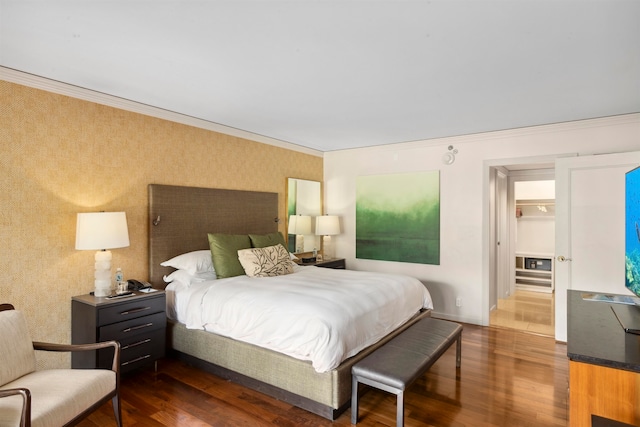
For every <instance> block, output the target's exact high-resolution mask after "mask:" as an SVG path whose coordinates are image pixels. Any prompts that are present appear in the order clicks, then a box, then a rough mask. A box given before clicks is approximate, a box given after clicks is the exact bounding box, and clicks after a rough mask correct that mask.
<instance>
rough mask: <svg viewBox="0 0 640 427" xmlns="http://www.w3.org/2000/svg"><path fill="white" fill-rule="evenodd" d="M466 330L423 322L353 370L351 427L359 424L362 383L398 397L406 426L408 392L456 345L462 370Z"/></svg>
mask: <svg viewBox="0 0 640 427" xmlns="http://www.w3.org/2000/svg"><path fill="white" fill-rule="evenodd" d="M461 336H462V326H461V325H459V324H457V323H454V322H449V321H446V320H439V319H432V318H430V317H427V318H424V319H422V320H419V321H418V322H416V323H415V324H413V325H411V326H410V327H409V328H407V329H406V330H405V331H404V332H402V333H401V334H400V335H398V336H397V337H395V338H393V339H392V340H391V341H389V342H388V343H386V344H385V345H383V346H382V347H380V348H379V349H377V350H376V351H374V352H373V353H371V354H370V355H368V356H367V357H365V358H364V359H362V360H361V361H359V362H358V363H356V364H355V365H353V367H352V368H351V378H352V386H351V424H356V423H357V422H358V385H359V383H362V384H366V385H368V386H371V387H375V388H377V389H380V390H384V391H386V392H389V393H393V394H395V395H396V396H397V417H396V419H397V426H398V427H401V426H403V425H404V391H405V390H406V389H407V387H409V386H410V385H411V384H412V383H413V382H414V381H415V380H416V379H418V378H419V377H420V376H422V375H423V374H424V373H425V372H426V371H427V370H428V369H429V368H430V367H431V365H433V364H434V363H435V362H436V361H437V360H438V358H439V357H440V356H442V354H443V353H444V352H445V351H447V349H448V348H449V347H451V345H452V344H453V343H454V342H456V343H457V345H456V368H460V352H461Z"/></svg>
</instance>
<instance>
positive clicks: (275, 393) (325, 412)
mask: <svg viewBox="0 0 640 427" xmlns="http://www.w3.org/2000/svg"><path fill="white" fill-rule="evenodd" d="M167 352H168V354H167V356H169V357H171V358H174V359H177V360H180V361H182V362H184V363H186V364H188V365H191V366H194V367H196V368H198V369H202V370H203V371H206V372H209V373H211V374H213V375H215V376H218V377H220V378H224V379H225V380H228V381H231V382H233V383H236V384H239V385H241V386H244V387H247V388H250V389H252V390H255V391H259V392H260V393H264V394H266V395H267V396H270V397H273V398H274V399H277V400H280V401H283V402H286V403H289V404H291V405H293V406H296V407H298V408H301V409H304V410H306V411H309V412H312V413H314V414H316V415H319V416H321V417H323V418H326V419H328V420H331V421H335V420H336V419H338V417H339V416H340V415H341V414H342V413H343V412H344V411H346V410H347V409H348V408H349V407H350V406H351V401H350V400H349V401H348V402H346V403H345V404H344V405H342V406H341V407H340V408H338V409H335V408H332V407H330V406H327V405H323V404H321V403H318V402H315V401H313V400H311V399H307V398H306V397H302V396H298V395H297V394H294V393H291V392H288V391H286V390H283V389H281V388H279V387H275V386H273V385H271V384H267V383H265V382H262V381H259V380H256V379H254V378H250V377H248V376H246V375H242V374H239V373H237V372H234V371H232V370H230V369H227V368H223V367H222V366H218V365H214V364H213V363H210V362H206V361H204V360H202V359H198V358H197V357H194V356H191V355H189V354H186V353H183V352H180V351H177V350H173V349H169V348H167Z"/></svg>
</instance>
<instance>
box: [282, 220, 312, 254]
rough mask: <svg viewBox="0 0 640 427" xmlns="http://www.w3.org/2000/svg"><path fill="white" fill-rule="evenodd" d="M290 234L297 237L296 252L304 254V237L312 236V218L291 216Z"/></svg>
mask: <svg viewBox="0 0 640 427" xmlns="http://www.w3.org/2000/svg"><path fill="white" fill-rule="evenodd" d="M288 233H289V234H295V235H296V252H298V253H299V252H304V235H305V234H311V217H310V216H309V215H291V216H290V217H289V230H288Z"/></svg>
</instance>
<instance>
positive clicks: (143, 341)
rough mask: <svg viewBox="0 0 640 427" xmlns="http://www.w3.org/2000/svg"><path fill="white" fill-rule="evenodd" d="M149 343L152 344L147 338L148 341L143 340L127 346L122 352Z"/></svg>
mask: <svg viewBox="0 0 640 427" xmlns="http://www.w3.org/2000/svg"><path fill="white" fill-rule="evenodd" d="M148 342H151V338H147V339H146V340H142V341H138V342H134V343H131V344H129V345H125V346H124V347H122V348H121V350H127V349H129V348H133V347H137V346H139V345H142V344H146V343H148Z"/></svg>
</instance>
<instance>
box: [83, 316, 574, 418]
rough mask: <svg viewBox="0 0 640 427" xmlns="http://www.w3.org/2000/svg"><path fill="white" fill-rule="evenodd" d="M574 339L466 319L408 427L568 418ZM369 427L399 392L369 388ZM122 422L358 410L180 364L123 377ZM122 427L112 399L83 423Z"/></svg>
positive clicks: (408, 396)
mask: <svg viewBox="0 0 640 427" xmlns="http://www.w3.org/2000/svg"><path fill="white" fill-rule="evenodd" d="M567 389H568V360H567V356H566V346H565V345H564V344H560V343H556V342H555V341H554V339H553V338H551V337H545V336H541V335H536V334H530V333H526V332H521V331H517V330H511V329H502V328H491V327H481V326H476V325H466V324H465V325H464V331H463V333H462V367H461V368H460V370H459V371H458V372H456V368H455V346H452V347H451V348H450V349H449V350H448V351H447V352H446V353H445V354H444V355H443V356H442V357H441V358H440V360H438V361H437V362H436V363H435V364H434V365H433V366H432V367H431V369H430V370H429V371H428V372H427V374H425V376H424V377H423V378H421V379H419V380H418V381H417V382H416V383H414V384H413V385H412V386H411V387H410V388H409V390H408V391H407V392H406V393H405V425H406V426H407V427H444V426H447V427H462V426H469V427H494V426H504V427H507V426H508V427H514V426H517V427H529V426H531V427H534V426H535V427H547V426H566V425H567V413H568V411H567V405H568V403H567V402H568V393H567ZM360 402H361V403H360V405H361V406H360V420H359V422H358V424H357V425H358V426H361V427H374V426H375V427H381V426H395V416H396V406H395V396H393V395H390V394H387V393H384V392H381V391H378V390H370V391H368V392H366V393H365V394H364V395H363V396H362V398H361V401H360ZM122 403H123V419H124V425H125V426H126V427H134V426H150V427H156V426H268V425H271V426H273V425H276V426H311V427H313V426H338V427H341V426H350V425H351V422H350V410H348V411H347V412H345V413H344V414H342V415H341V416H340V417H339V418H338V420H336V421H334V422H331V421H328V420H325V419H323V418H321V417H318V416H316V415H314V414H311V413H309V412H307V411H304V410H301V409H298V408H295V407H292V406H291V405H288V404H286V403H284V402H280V401H278V400H275V399H272V398H270V397H268V396H265V395H263V394H261V393H259V392H256V391H253V390H250V389H248V388H245V387H241V386H238V385H236V384H233V383H230V382H227V381H225V380H222V379H220V378H218V377H216V376H214V375H211V374H208V373H206V372H203V371H200V370H198V369H195V368H192V367H190V366H188V365H186V364H184V363H182V362H178V361H175V360H172V359H163V360H161V361H160V362H159V363H158V371H157V372H154V371H153V370H152V369H148V370H140V371H138V372H136V373H133V374H132V375H129V376H126V377H123V380H122ZM114 425H115V422H114V420H113V412H112V409H111V404H110V403H107V404H105V405H104V406H103V407H102V408H100V409H99V410H98V411H97V412H96V413H94V414H93V415H92V416H91V417H90V418H88V419H86V420H84V421H83V422H82V423H81V424H80V426H84V427H95V426H109V427H112V426H114Z"/></svg>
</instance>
